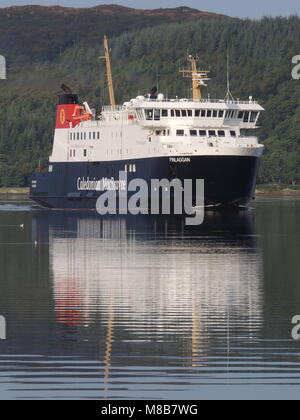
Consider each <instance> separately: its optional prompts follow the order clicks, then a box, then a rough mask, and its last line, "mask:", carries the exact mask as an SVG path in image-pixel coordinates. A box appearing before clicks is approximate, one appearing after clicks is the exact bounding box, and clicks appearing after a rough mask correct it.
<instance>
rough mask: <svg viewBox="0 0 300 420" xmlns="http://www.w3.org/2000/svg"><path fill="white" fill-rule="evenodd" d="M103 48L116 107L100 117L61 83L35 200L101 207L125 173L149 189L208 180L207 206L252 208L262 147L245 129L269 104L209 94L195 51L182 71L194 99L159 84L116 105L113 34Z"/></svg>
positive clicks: (36, 176) (34, 182)
mask: <svg viewBox="0 0 300 420" xmlns="http://www.w3.org/2000/svg"><path fill="white" fill-rule="evenodd" d="M104 50H105V58H106V64H107V74H108V85H109V94H110V102H111V105H110V106H105V107H103V108H102V112H101V115H100V116H96V115H95V112H94V111H93V110H91V109H90V107H89V105H88V104H87V103H86V102H84V103H83V105H79V103H78V97H77V95H75V94H73V93H72V91H71V90H70V89H69V88H68V87H67V86H65V85H63V86H62V88H63V90H64V93H62V94H61V95H59V106H58V109H57V115H56V129H55V135H54V144H53V151H52V155H51V156H50V159H49V166H48V169H47V171H41V170H39V171H37V172H35V173H33V174H32V176H31V179H30V196H31V199H32V200H34V201H36V202H37V203H39V204H41V205H42V206H45V207H49V208H58V209H70V208H71V209H73V208H74V209H76V208H80V209H96V202H97V199H98V197H99V196H100V195H101V193H102V192H103V191H108V190H115V191H116V193H117V194H118V193H119V192H120V191H121V190H124V189H126V188H127V184H126V182H124V181H122V180H121V179H120V178H119V174H120V172H123V173H124V172H125V173H126V177H127V180H128V182H129V181H130V180H133V179H143V180H145V181H146V183H147V184H148V185H149V186H150V185H151V180H153V179H159V180H162V179H167V180H169V181H171V180H174V179H178V180H180V181H181V182H182V183H183V182H184V180H187V179H191V180H193V181H196V180H197V179H203V180H204V189H205V191H204V195H205V205H207V206H240V205H241V206H246V205H248V204H249V202H250V201H251V199H252V197H253V194H254V190H255V185H256V178H257V172H258V167H259V162H260V158H261V156H262V153H263V150H264V147H263V145H261V144H259V141H258V139H257V138H256V137H252V136H244V135H243V131H246V130H250V129H255V128H256V127H257V122H258V119H259V116H260V113H261V112H262V111H263V108H262V107H261V106H260V105H259V104H257V103H256V102H255V101H253V99H252V98H251V97H250V98H249V100H248V101H236V100H234V99H233V97H232V95H231V94H230V91H229V90H228V93H227V96H226V98H225V99H223V100H212V99H203V98H202V95H201V88H202V87H203V86H206V84H205V83H206V81H207V80H209V79H208V77H207V72H204V71H198V70H197V61H198V57H193V56H189V57H188V61H189V62H190V63H191V69H190V70H181V72H182V73H183V75H184V76H187V77H191V79H192V86H193V89H192V92H193V98H192V99H191V100H188V99H176V100H172V99H170V100H169V99H165V97H164V95H163V94H157V89H156V88H153V89H152V90H151V93H150V94H149V95H146V96H138V97H137V98H135V99H131V100H130V101H129V102H125V103H124V104H123V105H122V106H117V105H115V99H114V91H113V84H112V75H111V69H110V58H109V49H108V43H107V39H105V48H104ZM193 191H194V190H193ZM170 193H171V192H170ZM195 194H196V192H195ZM196 198H197V197H194V196H193V202H196Z"/></svg>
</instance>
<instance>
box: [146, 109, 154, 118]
mask: <svg viewBox="0 0 300 420" xmlns="http://www.w3.org/2000/svg"><path fill="white" fill-rule="evenodd" d="M145 116H146V120H153V109H145Z"/></svg>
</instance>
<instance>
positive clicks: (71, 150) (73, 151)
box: [70, 149, 87, 158]
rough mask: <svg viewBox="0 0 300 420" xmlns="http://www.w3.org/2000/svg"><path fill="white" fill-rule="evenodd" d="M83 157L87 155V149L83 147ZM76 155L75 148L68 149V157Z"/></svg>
mask: <svg viewBox="0 0 300 420" xmlns="http://www.w3.org/2000/svg"><path fill="white" fill-rule="evenodd" d="M82 152H83V157H87V150H86V149H83V151H82ZM75 156H76V149H70V157H71V158H74V157H75Z"/></svg>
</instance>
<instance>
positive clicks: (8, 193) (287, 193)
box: [0, 185, 300, 199]
mask: <svg viewBox="0 0 300 420" xmlns="http://www.w3.org/2000/svg"><path fill="white" fill-rule="evenodd" d="M13 196H15V197H16V196H17V197H26V198H28V199H29V188H18V187H16V188H0V198H1V197H2V198H3V197H13ZM255 197H257V198H259V197H270V198H271V197H275V198H276V197H279V198H280V197H300V188H299V189H295V190H292V189H290V188H287V187H286V186H284V187H283V188H282V189H281V188H280V187H279V186H273V188H272V185H265V186H264V185H259V186H258V187H257V189H256V192H255Z"/></svg>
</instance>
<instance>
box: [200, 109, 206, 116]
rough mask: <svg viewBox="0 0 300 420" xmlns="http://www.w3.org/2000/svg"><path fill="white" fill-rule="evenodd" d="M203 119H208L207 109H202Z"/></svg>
mask: <svg viewBox="0 0 300 420" xmlns="http://www.w3.org/2000/svg"><path fill="white" fill-rule="evenodd" d="M201 117H202V118H205V117H206V109H202V110H201Z"/></svg>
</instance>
